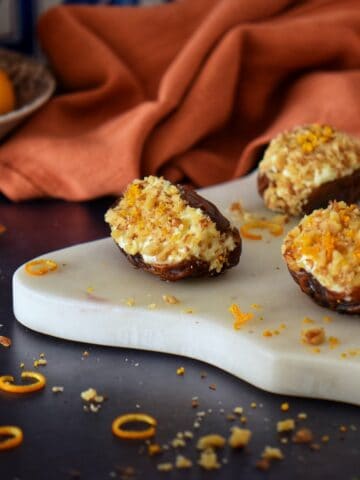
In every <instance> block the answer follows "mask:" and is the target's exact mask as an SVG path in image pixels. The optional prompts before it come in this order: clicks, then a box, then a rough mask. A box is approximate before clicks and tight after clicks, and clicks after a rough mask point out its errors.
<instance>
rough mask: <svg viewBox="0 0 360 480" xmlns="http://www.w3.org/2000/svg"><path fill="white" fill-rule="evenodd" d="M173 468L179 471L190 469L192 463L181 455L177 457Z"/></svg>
mask: <svg viewBox="0 0 360 480" xmlns="http://www.w3.org/2000/svg"><path fill="white" fill-rule="evenodd" d="M175 467H176V468H179V469H182V468H191V467H192V461H191V460H190V459H189V458H186V457H184V456H183V455H177V457H176V460H175Z"/></svg>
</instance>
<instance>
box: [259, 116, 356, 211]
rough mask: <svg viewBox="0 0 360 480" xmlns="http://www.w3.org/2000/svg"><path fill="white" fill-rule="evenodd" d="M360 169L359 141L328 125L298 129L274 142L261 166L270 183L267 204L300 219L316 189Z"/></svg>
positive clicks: (288, 132) (261, 172) (281, 134)
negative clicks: (298, 216) (299, 216)
mask: <svg viewBox="0 0 360 480" xmlns="http://www.w3.org/2000/svg"><path fill="white" fill-rule="evenodd" d="M359 168H360V141H359V140H357V139H355V138H352V137H351V136H349V135H347V134H345V133H343V132H339V131H337V130H335V129H334V128H332V127H330V126H328V125H319V124H312V125H306V126H300V127H295V128H294V129H293V130H291V131H285V132H283V133H280V134H279V135H278V136H277V137H275V138H274V139H273V140H272V141H271V142H270V145H269V147H268V149H267V150H266V152H265V155H264V158H263V160H262V161H261V162H260V164H259V174H260V175H266V177H267V179H268V182H269V185H268V187H267V188H266V190H265V192H264V201H265V204H266V206H267V207H268V208H270V209H271V210H275V211H281V212H287V213H289V214H291V215H299V214H301V213H302V209H303V206H304V205H305V204H306V203H307V199H308V198H309V195H310V194H311V193H312V192H313V190H314V189H316V188H317V187H319V186H320V185H322V184H324V183H327V182H331V181H333V180H336V179H338V178H342V177H345V176H347V175H351V174H352V173H354V172H355V171H356V170H358V169H359Z"/></svg>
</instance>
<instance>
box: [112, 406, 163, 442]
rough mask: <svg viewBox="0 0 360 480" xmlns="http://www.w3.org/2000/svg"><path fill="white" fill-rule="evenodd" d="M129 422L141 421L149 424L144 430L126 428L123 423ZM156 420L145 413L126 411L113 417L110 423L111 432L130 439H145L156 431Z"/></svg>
mask: <svg viewBox="0 0 360 480" xmlns="http://www.w3.org/2000/svg"><path fill="white" fill-rule="evenodd" d="M129 422H143V423H147V424H148V425H149V428H147V429H145V430H126V429H123V428H122V427H123V425H125V424H126V423H129ZM156 425H157V422H156V420H155V418H154V417H152V416H151V415H148V414H146V413H127V414H125V415H121V416H120V417H117V418H115V420H114V421H113V423H112V425H111V430H112V433H113V434H114V435H115V436H116V437H119V438H124V439H131V440H145V439H147V438H150V437H153V436H154V435H155V433H156Z"/></svg>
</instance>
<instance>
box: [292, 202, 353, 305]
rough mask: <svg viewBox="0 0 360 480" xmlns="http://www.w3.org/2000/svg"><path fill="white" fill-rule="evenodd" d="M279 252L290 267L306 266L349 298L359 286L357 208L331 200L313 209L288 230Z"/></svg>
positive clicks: (305, 267) (309, 271) (308, 270)
mask: <svg viewBox="0 0 360 480" xmlns="http://www.w3.org/2000/svg"><path fill="white" fill-rule="evenodd" d="M282 254H283V256H284V258H285V260H286V262H287V264H288V266H289V268H290V269H291V270H293V271H295V272H297V271H299V270H305V271H306V272H308V273H310V274H312V275H313V277H315V278H316V280H318V282H319V283H320V284H321V285H322V286H324V287H325V288H327V289H328V290H330V291H333V292H339V293H342V294H345V295H347V297H348V298H347V299H348V300H351V296H352V293H353V292H354V291H355V289H358V288H360V208H359V207H358V206H357V205H347V204H346V203H345V202H331V203H330V204H329V206H328V207H327V208H326V209H318V210H315V211H314V212H312V213H311V214H310V215H307V216H305V217H304V218H303V219H302V220H301V222H300V223H299V224H298V226H297V227H295V228H293V229H292V230H291V231H290V232H289V233H288V235H287V236H286V238H285V240H284V243H283V245H282Z"/></svg>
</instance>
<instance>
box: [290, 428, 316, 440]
mask: <svg viewBox="0 0 360 480" xmlns="http://www.w3.org/2000/svg"><path fill="white" fill-rule="evenodd" d="M313 439H314V436H313V433H312V431H311V430H310V429H309V428H300V429H299V430H297V431H296V432H295V434H294V436H293V442H294V443H311V442H312V441H313Z"/></svg>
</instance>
